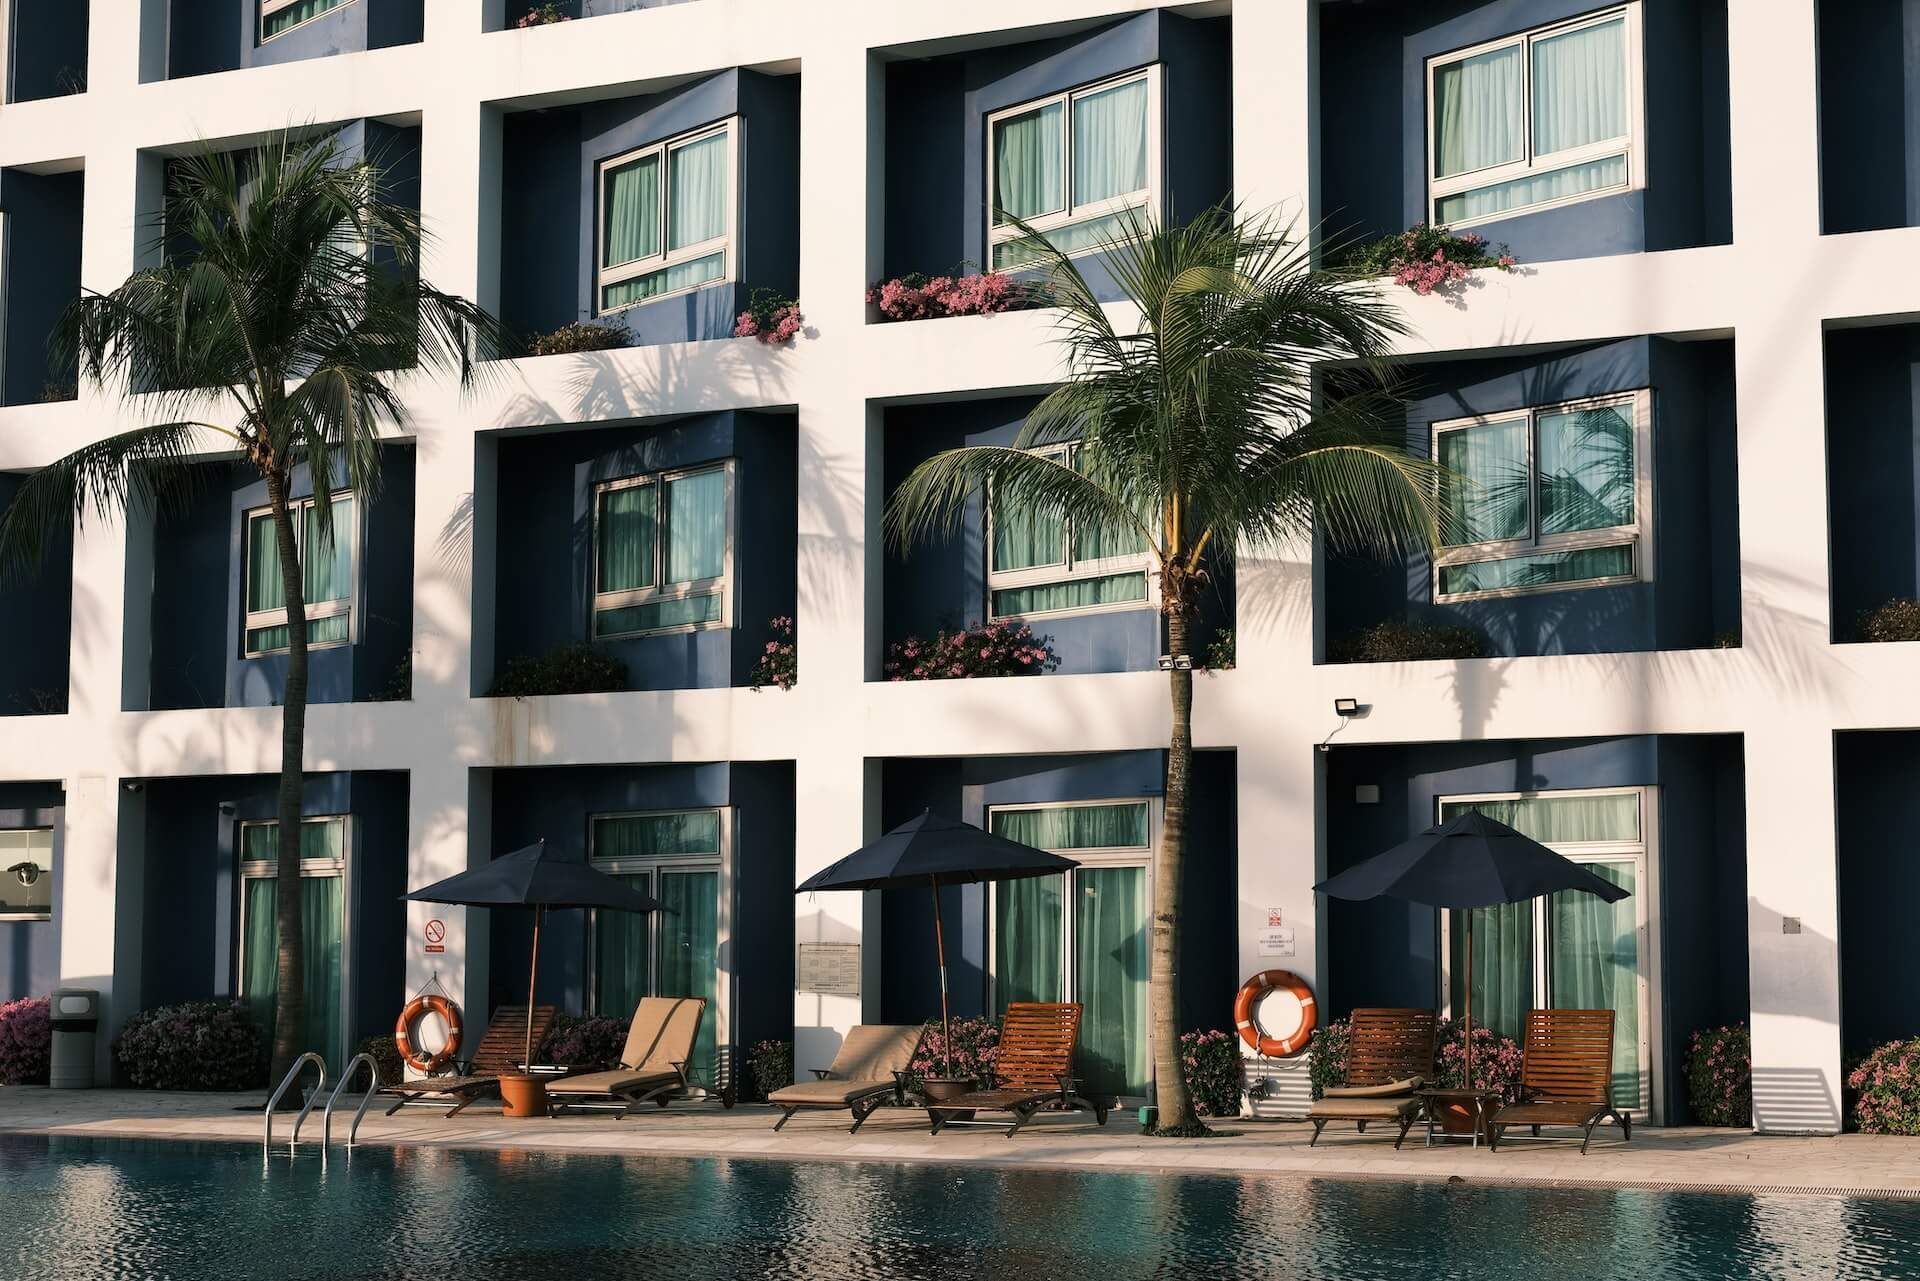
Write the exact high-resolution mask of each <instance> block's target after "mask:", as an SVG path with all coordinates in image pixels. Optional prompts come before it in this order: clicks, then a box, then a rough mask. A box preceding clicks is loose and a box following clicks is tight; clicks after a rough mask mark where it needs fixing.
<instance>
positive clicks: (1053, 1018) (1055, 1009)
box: [994, 1001, 1080, 1090]
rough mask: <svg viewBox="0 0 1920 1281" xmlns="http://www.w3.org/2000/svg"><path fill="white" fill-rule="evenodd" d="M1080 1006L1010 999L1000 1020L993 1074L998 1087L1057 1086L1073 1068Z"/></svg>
mask: <svg viewBox="0 0 1920 1281" xmlns="http://www.w3.org/2000/svg"><path fill="white" fill-rule="evenodd" d="M1079 1035H1080V1007H1079V1006H1078V1005H1076V1004H1072V1003H1070V1002H1062V1003H1043V1002H1039V1001H1014V1002H1012V1003H1011V1004H1009V1005H1008V1006H1007V1013H1006V1017H1005V1018H1004V1019H1002V1020H1001V1024H1000V1055H999V1058H998V1060H997V1061H996V1063H995V1065H994V1075H995V1076H996V1077H997V1078H998V1080H999V1084H1000V1086H1001V1088H1002V1089H1008V1090H1057V1089H1059V1088H1060V1078H1061V1077H1063V1076H1068V1075H1071V1074H1072V1072H1073V1047H1074V1042H1075V1041H1076V1040H1077V1039H1078V1037H1079Z"/></svg>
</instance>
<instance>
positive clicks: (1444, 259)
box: [1352, 223, 1515, 297]
mask: <svg viewBox="0 0 1920 1281" xmlns="http://www.w3.org/2000/svg"><path fill="white" fill-rule="evenodd" d="M1352 261H1353V265H1354V266H1356V267H1358V268H1359V269H1360V270H1361V271H1363V272H1365V273H1366V274H1368V275H1373V276H1389V277H1391V278H1392V279H1393V283H1394V284H1396V285H1402V286H1404V287H1406V288H1408V289H1411V290H1413V292H1415V293H1416V294H1419V295H1421V296H1422V297H1425V296H1427V295H1429V294H1435V293H1441V294H1455V293H1457V292H1458V291H1459V290H1460V289H1462V288H1463V287H1465V285H1466V282H1467V281H1468V280H1469V279H1470V278H1471V275H1472V273H1473V272H1474V271H1476V270H1479V269H1481V268H1489V267H1490V268H1492V269H1494V270H1496V271H1512V270H1513V268H1514V266H1515V259H1514V256H1513V255H1512V254H1510V253H1508V252H1507V247H1506V246H1505V245H1497V246H1489V245H1488V244H1487V238H1486V237H1485V236H1481V235H1476V234H1475V233H1473V232H1471V231H1468V232H1462V233H1460V234H1459V235H1455V234H1454V233H1452V232H1450V231H1448V230H1447V229H1446V228H1445V227H1430V226H1428V225H1426V224H1425V223H1422V224H1421V225H1419V226H1417V227H1409V228H1407V230H1405V231H1403V232H1400V233H1399V234H1397V235H1392V236H1383V237H1381V238H1380V239H1379V240H1376V241H1374V242H1372V243H1371V244H1369V245H1366V246H1363V247H1362V248H1361V249H1360V250H1359V251H1358V252H1357V253H1355V254H1354V255H1353V259H1352Z"/></svg>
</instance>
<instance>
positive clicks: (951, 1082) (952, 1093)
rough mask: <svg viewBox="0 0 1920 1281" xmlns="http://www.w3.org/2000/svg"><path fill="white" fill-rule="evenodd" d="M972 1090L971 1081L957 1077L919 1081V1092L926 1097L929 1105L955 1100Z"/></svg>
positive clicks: (936, 1077)
mask: <svg viewBox="0 0 1920 1281" xmlns="http://www.w3.org/2000/svg"><path fill="white" fill-rule="evenodd" d="M972 1089H973V1082H972V1081H971V1080H963V1079H961V1078H959V1077H950V1076H929V1077H923V1078H922V1079H921V1081H920V1092H921V1093H922V1094H924V1095H926V1096H927V1102H929V1103H944V1102H946V1101H947V1100H948V1099H957V1098H959V1097H960V1096H961V1095H963V1094H966V1093H969V1092H970V1091H972Z"/></svg>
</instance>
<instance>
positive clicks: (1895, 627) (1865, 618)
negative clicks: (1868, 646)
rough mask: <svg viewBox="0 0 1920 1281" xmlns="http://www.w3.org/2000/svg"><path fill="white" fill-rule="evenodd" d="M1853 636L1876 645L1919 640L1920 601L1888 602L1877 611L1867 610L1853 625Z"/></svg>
mask: <svg viewBox="0 0 1920 1281" xmlns="http://www.w3.org/2000/svg"><path fill="white" fill-rule="evenodd" d="M1854 636H1855V638H1856V639H1858V640H1863V641H1870V642H1873V643H1876V644H1877V643H1879V642H1882V641H1917V640H1920V601H1916V600H1890V601H1888V602H1887V603H1886V604H1884V605H1882V606H1880V607H1879V608H1878V609H1870V610H1867V611H1866V612H1865V613H1863V614H1861V615H1860V618H1859V621H1858V622H1857V623H1856V624H1855V626H1854Z"/></svg>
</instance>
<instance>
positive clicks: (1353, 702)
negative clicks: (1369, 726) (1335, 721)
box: [1333, 698, 1360, 716]
mask: <svg viewBox="0 0 1920 1281" xmlns="http://www.w3.org/2000/svg"><path fill="white" fill-rule="evenodd" d="M1333 714H1334V715H1335V716H1358V715H1359V714H1360V700H1359V699H1357V698H1336V699H1334V700H1333Z"/></svg>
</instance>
